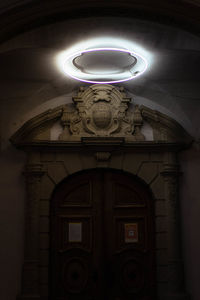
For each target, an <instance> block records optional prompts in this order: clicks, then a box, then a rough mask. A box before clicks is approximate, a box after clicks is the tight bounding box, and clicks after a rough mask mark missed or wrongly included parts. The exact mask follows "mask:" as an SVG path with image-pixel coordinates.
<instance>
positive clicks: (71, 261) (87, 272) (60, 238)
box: [50, 169, 156, 300]
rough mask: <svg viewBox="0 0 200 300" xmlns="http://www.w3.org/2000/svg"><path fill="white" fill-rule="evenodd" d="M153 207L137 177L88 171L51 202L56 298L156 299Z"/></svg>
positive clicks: (52, 289)
mask: <svg viewBox="0 0 200 300" xmlns="http://www.w3.org/2000/svg"><path fill="white" fill-rule="evenodd" d="M154 235H155V233H154V209H153V200H152V198H151V196H150V195H149V192H148V189H147V188H146V187H145V186H144V185H143V184H142V183H141V182H139V181H138V180H136V179H135V178H134V177H133V176H130V175H128V174H126V173H123V172H116V171H112V170H107V169H102V170H90V171H85V172H82V173H78V174H76V175H73V176H71V177H69V178H68V179H67V180H66V181H64V182H62V184H60V185H59V187H58V188H57V189H56V191H55V193H54V196H53V198H52V204H51V256H50V257H51V260H50V298H51V299H52V300H82V299H85V300H86V299H87V300H129V299H138V300H139V299H140V300H150V299H151V300H155V299H156V298H155V259H154V256H155V255H154V253H155V248H154Z"/></svg>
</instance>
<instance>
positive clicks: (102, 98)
mask: <svg viewBox="0 0 200 300" xmlns="http://www.w3.org/2000/svg"><path fill="white" fill-rule="evenodd" d="M73 101H74V104H75V108H74V111H72V110H70V109H69V108H67V107H66V108H65V109H64V110H63V115H62V118H61V123H62V125H63V127H64V131H63V133H62V134H61V135H60V139H61V140H69V139H70V140H71V139H72V140H73V139H76V140H77V139H78V138H79V137H90V136H93V137H124V138H126V139H128V140H144V136H143V135H142V134H141V132H140V129H141V126H142V124H143V120H142V116H141V113H140V110H139V108H138V107H137V106H136V108H135V111H134V112H132V113H130V112H129V110H128V108H129V104H130V102H131V99H130V98H129V97H127V96H126V95H125V93H124V91H123V89H122V88H120V89H117V88H115V87H113V86H111V85H103V84H96V85H92V86H90V87H89V88H87V89H84V88H80V90H79V92H78V95H77V96H76V97H74V98H73Z"/></svg>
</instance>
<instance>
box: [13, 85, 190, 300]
mask: <svg viewBox="0 0 200 300" xmlns="http://www.w3.org/2000/svg"><path fill="white" fill-rule="evenodd" d="M95 89H96V87H95V86H93V87H92V88H91V87H90V88H89V91H88V92H89V93H90V97H91V98H90V99H91V102H90V104H91V105H92V101H93V91H94V90H95ZM98 89H99V90H100V91H99V90H98V92H100V94H101V93H102V90H103V91H105V93H103V94H104V95H105V94H106V91H107V86H106V85H99V86H98ZM115 89H116V88H114V87H110V86H109V90H111V93H110V94H109V97H111V98H112V91H113V90H115ZM115 92H116V91H115ZM117 94H118V102H119V103H121V104H120V105H123V113H124V115H123V117H122V119H120V120H119V122H118V123H117V124H118V130H117V133H116V132H114V134H112V132H111V133H110V134H109V135H106V136H104V133H105V131H106V128H104V132H103V133H102V132H100V133H99V132H98V130H97V131H96V129H95V125H94V124H93V127H91V129H92V133H88V131H87V127H85V123H84V122H82V121H83V120H82V117H81V115H79V110H78V109H77V108H76V106H74V107H73V110H70V111H68V107H67V106H62V107H58V108H55V109H53V110H49V111H47V112H45V113H43V114H41V115H38V116H36V117H35V118H33V119H31V120H29V121H28V122H27V123H26V124H24V125H23V126H22V127H21V128H20V129H19V130H18V131H17V132H16V133H15V134H14V135H13V136H12V138H11V142H12V143H13V144H14V145H15V146H16V147H18V148H19V149H23V150H24V151H25V152H26V153H27V156H28V162H27V165H26V170H25V178H26V187H27V213H26V214H27V215H26V243H25V261H24V269H23V280H22V284H23V289H22V295H21V296H19V299H24V297H26V299H30V298H29V297H31V299H38V298H40V299H42V300H43V299H47V297H48V286H49V282H48V264H49V208H50V207H49V201H50V198H51V194H52V192H53V190H54V188H55V186H56V185H57V184H59V182H61V181H62V180H63V179H64V178H66V177H68V176H70V175H71V174H75V173H77V172H83V171H84V170H87V169H98V168H107V169H115V170H121V171H123V172H127V173H130V174H132V175H134V176H137V177H138V178H140V179H141V180H142V181H143V182H145V184H146V185H147V186H149V189H150V190H151V191H152V193H153V195H154V201H155V223H156V224H155V225H156V226H155V228H156V233H155V234H156V260H157V290H158V298H159V299H164V298H165V299H177V297H179V299H181V300H183V299H185V298H186V296H187V295H186V294H185V293H184V284H183V282H184V281H183V272H182V258H181V249H180V240H179V238H180V233H179V219H178V176H179V174H180V172H179V166H178V160H177V156H178V152H179V151H180V150H181V149H183V148H184V147H186V146H188V145H189V143H190V142H191V137H190V136H189V135H188V134H187V133H186V132H185V131H184V129H183V128H182V127H181V126H180V125H179V124H178V123H177V122H175V121H174V120H172V119H171V118H169V117H168V116H165V115H164V114H161V113H160V112H157V111H153V110H150V109H148V108H146V107H143V106H142V107H138V106H137V107H136V108H135V111H132V112H131V115H130V114H129V113H130V112H129V110H128V109H129V108H128V103H129V102H130V99H129V98H127V97H126V96H125V93H124V91H122V90H120V89H119V90H118V91H117ZM82 95H83V96H84V95H85V93H84V90H83V89H81V91H80V92H79V97H76V98H75V101H74V102H76V101H78V103H82V105H83V106H82V108H83V107H84V103H85V102H84V101H85V100H84V97H82ZM95 95H96V94H95ZM101 95H102V94H101ZM81 97H82V98H81ZM100 99H101V97H100ZM109 101H110V98H109ZM109 101H108V103H110V104H108V105H112V101H110V102H109ZM70 109H71V108H70ZM115 109H116V110H117V108H116V106H115ZM115 113H116V111H115ZM71 114H72V115H71ZM116 115H117V113H116ZM74 116H75V117H74ZM77 116H78V117H77ZM89 117H91V116H89ZM143 119H144V120H146V121H147V122H149V124H150V125H151V127H152V130H153V137H154V138H153V140H152V141H145V138H144V136H143V135H141V134H140V129H141V127H142V125H143ZM74 120H75V123H76V125H77V124H78V126H79V130H80V131H79V132H80V134H79V135H76V131H74V132H75V133H73V130H72V129H73V128H72V129H70V126H71V123H70V122H73V121H74ZM58 121H60V122H61V124H62V125H63V134H62V135H61V136H60V138H59V139H57V140H51V138H50V130H51V127H52V126H53V124H54V123H55V122H58ZM123 122H124V123H123ZM124 124H125V125H126V126H127V124H128V125H129V126H130V127H129V128H132V131H129V132H128V134H127V133H126V130H124V128H126V127H123V126H124ZM72 125H74V124H72ZM106 126H107V125H106ZM109 126H112V118H111V121H110V125H109ZM135 128H136V129H137V130H135ZM97 129H98V128H97ZM134 130H135V131H134ZM173 297H174V298H173Z"/></svg>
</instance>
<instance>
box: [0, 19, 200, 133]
mask: <svg viewBox="0 0 200 300" xmlns="http://www.w3.org/2000/svg"><path fill="white" fill-rule="evenodd" d="M102 36H107V37H112V38H113V39H120V40H126V41H129V42H130V43H132V44H133V45H137V47H140V49H139V48H138V49H136V48H134V51H135V52H136V53H140V54H142V55H144V57H145V58H146V59H147V61H148V68H147V71H146V72H145V73H144V74H142V76H138V77H137V78H134V79H133V80H129V81H127V82H122V83H118V85H120V86H124V87H125V89H126V90H127V91H128V92H129V93H130V96H131V97H132V98H133V99H134V101H135V102H137V101H138V103H139V102H140V103H141V101H143V103H144V104H145V105H147V106H150V107H151V108H155V109H158V110H161V111H162V112H164V113H168V114H169V115H171V116H172V117H174V118H176V119H177V120H178V121H179V122H180V123H181V124H182V125H183V126H184V127H185V128H186V129H187V130H189V132H191V133H192V134H193V135H195V136H198V135H199V125H198V122H199V116H198V110H197V105H199V99H200V89H199V81H200V68H199V67H200V38H199V37H197V36H195V35H193V34H191V33H189V32H186V31H183V30H180V29H178V28H175V27H170V26H166V25H161V24H158V23H155V22H149V21H144V20H138V19H130V18H127V17H126V18H119V17H88V18H75V19H69V20H66V21H62V22H57V23H53V24H50V25H45V26H41V27H38V28H36V29H33V30H30V31H28V32H27V33H23V34H20V35H18V36H16V37H15V38H13V39H11V40H9V41H7V42H5V43H4V44H2V45H1V47H0V64H1V73H0V87H1V109H2V111H6V107H7V105H11V104H12V106H13V107H14V108H13V110H14V111H13V114H14V113H15V119H17V116H18V117H19V118H20V120H21V121H20V122H21V123H23V122H24V121H25V120H26V119H25V117H23V116H25V115H26V114H28V113H29V112H30V111H34V109H36V108H37V107H39V106H41V105H43V106H45V105H46V106H45V107H46V108H47V107H48V105H47V102H48V101H50V100H51V99H53V98H56V97H60V96H62V95H63V94H65V95H68V94H71V93H72V94H73V93H74V92H75V91H77V88H78V87H79V86H80V85H83V86H84V85H86V86H88V85H89V84H90V83H84V82H79V81H77V80H74V79H73V78H70V77H67V76H66V75H65V74H63V72H61V71H60V70H59V68H58V66H57V56H58V54H59V53H61V52H63V51H66V49H71V48H73V47H74V46H75V45H77V44H79V43H80V42H82V41H85V40H92V39H96V38H99V37H102ZM110 44H112V43H110ZM110 44H109V45H108V46H107V45H106V47H111V45H110ZM115 47H116V45H115ZM121 48H123V49H128V48H127V45H125V44H124V45H123V47H122V46H121ZM141 49H143V51H144V53H145V54H144V53H141V52H140V51H141ZM121 54H123V53H121ZM124 54H125V53H124ZM146 54H148V55H149V56H148V55H147V56H146ZM122 57H123V55H122V56H121V58H122ZM82 58H84V59H82ZM149 58H150V59H149ZM91 59H93V60H94V61H95V59H94V57H89V58H88V56H86V55H85V54H84V55H83V56H82V57H81V56H78V57H77V59H76V60H75V62H76V64H77V65H78V66H80V65H83V66H84V68H86V67H87V66H88V67H89V68H88V69H87V68H86V72H87V73H88V72H91V71H93V70H94V69H92V68H93V67H92V66H89V65H88V63H89V61H91ZM129 59H130V57H129ZM81 60H82V61H81ZM117 60H118V61H119V59H118V58H117ZM123 61H124V60H123V59H122V60H121V62H119V65H118V67H119V68H123V67H124V65H125V66H126V63H123ZM101 63H102V61H101ZM104 67H105V66H104ZM112 67H113V66H112V62H110V67H109V69H110V68H112ZM113 70H114V69H113ZM115 71H116V70H114V72H115ZM55 103H57V104H59V101H57V102H55ZM16 114H17V116H16ZM29 115H30V114H29Z"/></svg>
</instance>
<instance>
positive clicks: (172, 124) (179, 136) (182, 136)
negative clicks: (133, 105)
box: [140, 105, 193, 144]
mask: <svg viewBox="0 0 200 300" xmlns="http://www.w3.org/2000/svg"><path fill="white" fill-rule="evenodd" d="M140 110H141V114H142V117H143V118H144V120H145V121H147V122H148V123H149V124H150V125H151V127H152V129H153V135H154V140H155V141H167V142H176V143H178V142H185V143H188V144H190V143H191V142H192V140H193V139H192V137H191V136H190V135H189V134H188V133H187V132H186V131H185V129H184V128H183V127H182V126H181V125H180V124H179V123H177V122H176V121H175V120H173V119H172V118H170V117H169V116H167V115H165V114H163V113H161V112H159V111H157V110H152V109H150V108H148V107H145V106H143V105H142V106H140Z"/></svg>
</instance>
